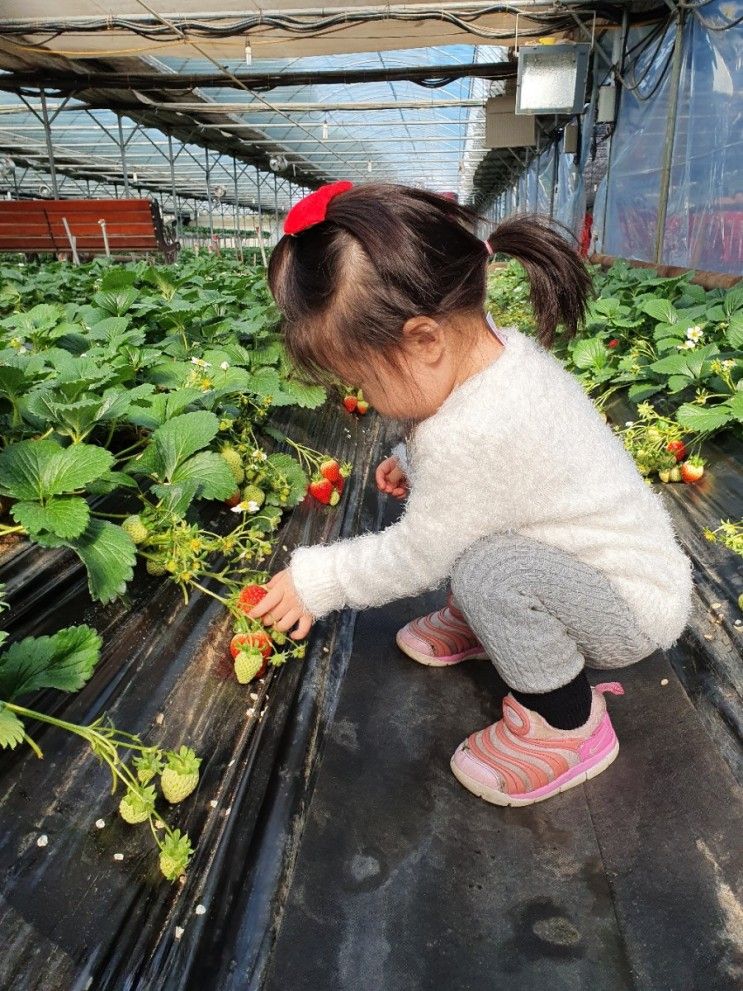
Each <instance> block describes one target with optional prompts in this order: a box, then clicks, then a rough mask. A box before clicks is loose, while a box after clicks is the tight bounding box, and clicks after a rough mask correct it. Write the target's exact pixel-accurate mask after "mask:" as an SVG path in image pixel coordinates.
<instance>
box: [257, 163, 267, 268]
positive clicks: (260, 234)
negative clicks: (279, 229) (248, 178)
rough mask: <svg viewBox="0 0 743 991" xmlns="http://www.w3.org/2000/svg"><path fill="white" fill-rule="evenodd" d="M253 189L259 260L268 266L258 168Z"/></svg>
mask: <svg viewBox="0 0 743 991" xmlns="http://www.w3.org/2000/svg"><path fill="white" fill-rule="evenodd" d="M255 188H256V191H257V193H258V247H259V248H260V251H261V258H262V259H263V264H264V265H268V259H267V258H266V247H265V245H264V244H263V206H262V204H261V176H260V172H259V171H258V166H257V165H256V167H255Z"/></svg>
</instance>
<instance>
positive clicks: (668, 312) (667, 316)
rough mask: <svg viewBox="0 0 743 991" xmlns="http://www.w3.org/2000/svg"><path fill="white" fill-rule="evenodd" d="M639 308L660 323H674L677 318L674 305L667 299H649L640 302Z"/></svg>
mask: <svg viewBox="0 0 743 991" xmlns="http://www.w3.org/2000/svg"><path fill="white" fill-rule="evenodd" d="M641 310H642V311H643V313H647V315H648V316H650V317H652V318H653V320H658V321H660V322H661V323H666V324H669V323H676V321H677V320H678V313H677V312H676V308H675V306H674V305H673V303H671V302H670V301H669V300H667V299H649V300H648V301H647V302H645V303H643V304H642V306H641Z"/></svg>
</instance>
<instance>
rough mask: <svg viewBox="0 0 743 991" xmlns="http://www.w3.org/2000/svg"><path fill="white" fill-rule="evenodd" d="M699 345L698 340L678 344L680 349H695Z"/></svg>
mask: <svg viewBox="0 0 743 991" xmlns="http://www.w3.org/2000/svg"><path fill="white" fill-rule="evenodd" d="M696 346H697V343H696V341H684V343H683V344H679V345H678V350H679V351H693V350H694V348H695V347H696Z"/></svg>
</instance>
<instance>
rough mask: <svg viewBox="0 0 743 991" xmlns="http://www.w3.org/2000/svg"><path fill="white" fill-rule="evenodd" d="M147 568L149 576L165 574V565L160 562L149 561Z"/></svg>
mask: <svg viewBox="0 0 743 991" xmlns="http://www.w3.org/2000/svg"><path fill="white" fill-rule="evenodd" d="M145 567H146V569H147V574H149V575H164V574H165V565H164V564H161V562H160V561H148V562H147V564H146V565H145Z"/></svg>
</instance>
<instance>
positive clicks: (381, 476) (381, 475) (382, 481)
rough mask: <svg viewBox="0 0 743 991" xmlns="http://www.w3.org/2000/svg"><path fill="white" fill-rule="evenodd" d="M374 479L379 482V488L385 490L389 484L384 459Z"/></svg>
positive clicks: (378, 466)
mask: <svg viewBox="0 0 743 991" xmlns="http://www.w3.org/2000/svg"><path fill="white" fill-rule="evenodd" d="M374 480H375V481H376V483H377V488H378V489H381V490H382V491H383V492H384V489H385V486H386V484H387V471H386V469H385V467H384V461H383V462H382V463H381V465H377V470H376V472H375V473H374Z"/></svg>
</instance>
